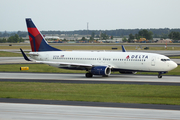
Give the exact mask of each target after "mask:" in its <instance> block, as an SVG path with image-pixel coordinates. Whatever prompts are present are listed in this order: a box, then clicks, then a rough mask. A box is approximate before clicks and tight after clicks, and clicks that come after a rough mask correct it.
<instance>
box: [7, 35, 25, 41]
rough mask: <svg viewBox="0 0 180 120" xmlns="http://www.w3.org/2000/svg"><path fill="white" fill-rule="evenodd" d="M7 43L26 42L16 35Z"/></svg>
mask: <svg viewBox="0 0 180 120" xmlns="http://www.w3.org/2000/svg"><path fill="white" fill-rule="evenodd" d="M7 42H10V43H17V42H24V40H23V39H22V38H21V37H19V36H18V35H17V34H15V35H14V36H11V37H9V38H8V39H7Z"/></svg>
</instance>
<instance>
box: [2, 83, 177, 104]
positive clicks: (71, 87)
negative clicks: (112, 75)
mask: <svg viewBox="0 0 180 120" xmlns="http://www.w3.org/2000/svg"><path fill="white" fill-rule="evenodd" d="M179 91H180V86H163V85H160V86H159V85H127V84H69V83H68V84H67V83H31V82H0V98H18V99H43V100H66V101H91V102H114V103H141V104H166V105H180V95H179Z"/></svg>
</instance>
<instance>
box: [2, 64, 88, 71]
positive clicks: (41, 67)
mask: <svg viewBox="0 0 180 120" xmlns="http://www.w3.org/2000/svg"><path fill="white" fill-rule="evenodd" d="M20 67H29V70H27V71H20ZM0 71H1V72H44V73H46V72H47V73H85V71H82V70H66V69H60V68H56V67H52V66H49V65H46V64H8V65H0Z"/></svg>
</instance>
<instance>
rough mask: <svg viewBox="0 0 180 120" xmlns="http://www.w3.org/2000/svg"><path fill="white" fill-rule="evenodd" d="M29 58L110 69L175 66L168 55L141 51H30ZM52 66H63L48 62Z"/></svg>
mask: <svg viewBox="0 0 180 120" xmlns="http://www.w3.org/2000/svg"><path fill="white" fill-rule="evenodd" d="M31 53H32V54H34V53H35V54H38V56H34V55H30V56H31V58H33V59H35V60H38V61H53V62H66V63H75V64H91V65H93V66H110V67H111V68H112V69H122V70H133V71H153V72H165V71H170V70H172V69H174V68H176V67H177V64H176V63H175V62H173V61H171V60H170V59H169V58H168V57H166V56H164V55H160V54H154V53H143V52H105V51H104V52H103V51H101V52H95V51H92V52H91V51H90V52H87V51H52V52H50V51H48V52H30V54H31ZM49 65H51V66H54V67H64V65H63V66H61V65H58V64H49Z"/></svg>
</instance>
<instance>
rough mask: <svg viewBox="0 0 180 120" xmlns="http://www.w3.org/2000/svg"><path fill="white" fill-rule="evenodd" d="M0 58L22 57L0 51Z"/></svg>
mask: <svg viewBox="0 0 180 120" xmlns="http://www.w3.org/2000/svg"><path fill="white" fill-rule="evenodd" d="M0 57H22V54H20V53H12V52H6V51H0Z"/></svg>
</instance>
